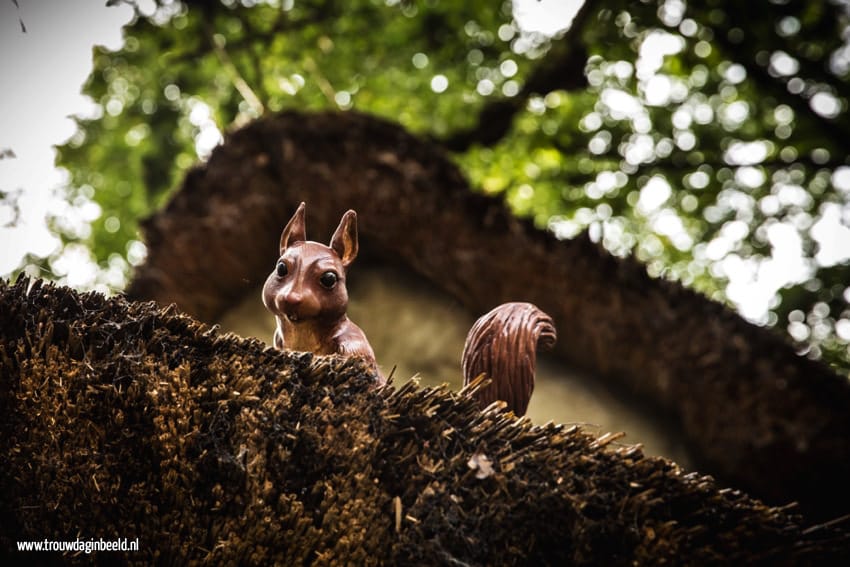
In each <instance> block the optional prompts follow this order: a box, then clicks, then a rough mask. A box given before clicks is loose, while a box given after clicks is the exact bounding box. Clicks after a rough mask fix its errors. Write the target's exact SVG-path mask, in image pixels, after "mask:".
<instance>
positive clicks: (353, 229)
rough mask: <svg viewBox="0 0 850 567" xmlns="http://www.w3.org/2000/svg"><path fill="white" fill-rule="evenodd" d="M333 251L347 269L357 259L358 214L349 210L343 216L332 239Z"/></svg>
mask: <svg viewBox="0 0 850 567" xmlns="http://www.w3.org/2000/svg"><path fill="white" fill-rule="evenodd" d="M331 249H332V250H333V251H334V252H336V253H337V255H338V256H339V258H340V260H342V265H343V267H345V268H348V266H349V265H350V264H351V263H352V262H353V261H354V259H355V258H356V257H357V213H355V212H354V211H352V210H349V211H347V212H346V213H345V214H344V215H342V220H340V221H339V226H338V227H336V231H335V232H334V235H333V237H332V238H331Z"/></svg>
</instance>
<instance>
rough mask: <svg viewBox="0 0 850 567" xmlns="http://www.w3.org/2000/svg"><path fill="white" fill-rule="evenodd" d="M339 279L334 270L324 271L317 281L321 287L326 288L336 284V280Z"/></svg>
mask: <svg viewBox="0 0 850 567" xmlns="http://www.w3.org/2000/svg"><path fill="white" fill-rule="evenodd" d="M337 281H339V276H337V275H336V273H334V272H325V273H324V274H322V275H321V277H319V283H320V284H322V287H325V288H327V289H331V288H332V287H333V286H335V285H336V282H337Z"/></svg>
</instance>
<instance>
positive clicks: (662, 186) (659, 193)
mask: <svg viewBox="0 0 850 567" xmlns="http://www.w3.org/2000/svg"><path fill="white" fill-rule="evenodd" d="M672 194H673V191H672V189H671V188H670V184H669V183H668V182H667V180H666V179H664V178H663V177H661V176H660V175H654V176H653V177H652V178H651V179H650V180H649V181H647V182H646V185H644V186H643V188H642V189H641V190H640V197H639V198H638V202H637V209H638V211H639V212H640V213H641V214H643V215H648V214H650V213H652V212H653V211H655V210H656V209H658V208H659V207H660V206H661V205H663V204H664V203H666V202H667V199H669V198H670V195H672Z"/></svg>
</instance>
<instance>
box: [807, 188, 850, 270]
mask: <svg viewBox="0 0 850 567" xmlns="http://www.w3.org/2000/svg"><path fill="white" fill-rule="evenodd" d="M841 209H842V207H841V205H839V204H837V203H826V204H824V205H823V206H822V207H821V218H820V219H818V221H817V222H816V223H815V224H813V225H812V229H811V235H812V238H813V239H814V240H815V242H817V243H818V251H817V254H815V260H816V261H817V263H818V264H820V265H821V266H834V265H835V264H838V263H839V262H844V261H846V260H850V228H848V227H847V225H846V224H842V223H841V212H842V211H841ZM844 210H845V215H846V217H847V218H848V220H850V205H845V206H844ZM848 283H850V282H848Z"/></svg>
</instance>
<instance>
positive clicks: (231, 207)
mask: <svg viewBox="0 0 850 567" xmlns="http://www.w3.org/2000/svg"><path fill="white" fill-rule="evenodd" d="M300 201H306V202H308V210H309V215H308V219H307V222H308V224H309V225H310V229H309V230H310V231H311V235H314V236H313V237H314V238H316V239H322V238H325V239H326V237H328V236H329V235H330V233H331V231H332V230H333V227H334V226H335V225H336V222H337V221H338V219H339V218H340V215H341V214H342V212H344V210H345V209H347V208H353V209H356V210H357V212H358V215H359V219H360V222H359V225H360V232H361V236H362V240H363V242H362V245H363V249H364V252H365V253H366V254H367V255H368V254H372V255H377V256H380V257H382V258H389V259H392V260H393V261H397V262H400V263H403V264H406V265H407V266H409V267H410V269H412V270H414V271H415V272H417V273H418V274H420V275H421V276H422V277H425V278H427V279H429V280H430V281H432V282H434V283H435V284H436V285H438V286H439V287H441V288H442V289H444V290H446V291H447V292H449V293H450V294H451V295H453V296H454V297H456V298H457V299H458V300H459V301H460V302H462V303H463V305H465V306H466V307H467V308H468V309H469V310H470V311H471V312H472V313H474V314H476V315H479V314H481V313H484V312H486V311H488V310H489V309H491V308H492V307H494V306H495V305H497V304H499V303H503V302H507V301H528V302H531V303H534V304H536V305H538V306H539V307H540V308H541V309H543V310H544V311H545V312H547V313H549V314H550V315H551V316H552V317H553V319H554V320H555V325H556V327H557V329H558V334H559V341H558V344H557V345H556V352H557V353H558V354H559V355H560V356H561V357H562V358H563V359H564V360H566V361H569V362H570V363H571V364H574V365H577V366H579V367H581V368H583V369H585V370H588V371H590V372H592V373H594V374H595V375H596V376H598V379H600V380H608V381H611V383H616V384H619V386H620V387H625V388H626V389H627V390H628V391H631V392H633V393H634V395H635V398H636V400H643V401H645V402H648V403H650V404H652V405H653V407H656V408H658V410H659V411H660V412H662V413H666V414H668V415H670V416H672V417H673V418H674V420H675V422H676V423H678V424H679V426H680V427H681V428H682V431H683V433H684V435H685V437H686V438H687V439H688V441H689V442H690V445H691V447H690V449H691V452H692V453H693V454H694V455H695V459H696V463H697V464H698V466H699V467H700V468H701V469H702V470H703V471H704V472H707V473H710V474H713V475H716V476H718V477H720V478H721V479H722V480H723V481H724V482H728V483H731V484H733V485H734V486H737V487H740V488H743V489H745V490H746V491H748V492H750V493H752V494H754V495H758V496H760V497H763V498H765V499H767V500H768V501H770V502H772V503H786V502H789V501H792V500H796V501H799V502H800V503H801V504H802V506H803V509H804V510H805V511H806V512H807V513H809V514H812V517H827V516H830V515H834V514H838V513H842V512H846V511H847V510H848V509H850V483H847V482H846V479H847V478H850V412H848V411H847V408H848V407H850V383H848V381H847V379H846V378H844V377H840V376H837V375H835V374H834V373H833V372H831V371H830V370H829V369H828V368H827V367H826V366H825V365H823V364H820V363H818V362H815V361H812V360H809V359H806V358H802V357H800V356H798V355H796V353H795V352H794V351H793V349H792V347H791V346H790V345H789V344H787V343H786V342H785V341H784V340H783V339H782V338H780V337H779V336H778V335H776V334H774V333H773V332H771V331H769V330H767V329H763V328H759V327H756V326H754V325H751V324H748V323H747V322H745V321H744V320H743V319H742V318H741V317H739V316H738V315H736V314H735V313H733V312H732V311H731V310H729V309H728V308H726V307H724V306H722V305H720V304H718V303H714V302H712V301H709V300H708V299H706V298H705V297H703V296H701V295H699V294H697V293H695V292H693V291H690V290H688V289H685V288H683V287H682V286H681V285H679V284H677V283H675V282H670V281H666V280H658V279H653V278H650V277H649V276H648V275H647V273H646V270H645V268H644V267H643V266H642V265H640V264H639V263H638V262H637V261H635V260H633V259H631V258H626V259H619V258H615V257H613V256H611V255H609V254H608V253H607V252H605V251H604V250H603V249H602V248H601V247H600V246H598V245H597V244H594V243H592V242H591V241H590V240H589V239H588V238H587V236H586V235H584V234H582V235H580V236H578V237H576V238H575V239H573V240H569V241H558V240H557V239H556V238H555V237H554V236H553V235H551V234H550V233H548V232H545V231H542V230H538V229H536V228H535V227H534V226H532V225H531V224H530V223H528V222H525V221H522V220H516V219H515V218H514V217H512V216H511V215H510V213H509V212H508V211H507V210H506V208H505V207H504V205H503V204H502V203H501V202H500V201H498V200H496V199H493V198H489V197H486V196H484V195H481V194H476V193H473V192H471V191H470V189H469V185H468V183H467V181H466V180H465V179H464V178H463V176H462V175H461V173H460V172H459V170H458V169H457V167H456V166H455V165H454V164H453V163H452V162H451V161H450V159H449V158H448V157H447V156H446V155H445V154H444V153H443V152H442V151H441V150H440V149H439V148H438V147H437V146H434V145H432V144H430V143H428V142H425V141H422V140H419V139H417V138H416V137H414V136H412V135H410V134H408V133H406V132H405V131H404V130H403V129H401V128H400V127H398V126H396V125H394V124H391V123H388V122H385V121H383V120H379V119H376V118H374V117H369V116H365V115H360V114H356V113H342V114H335V113H330V114H299V113H294V112H290V113H284V114H281V115H277V116H271V117H268V118H265V119H262V120H259V121H257V122H255V123H253V124H251V125H249V126H247V127H245V128H243V129H242V130H239V131H237V132H234V133H233V134H232V135H230V136H229V138H228V140H227V142H226V143H225V144H224V145H223V146H221V147H219V148H217V149H216V151H215V152H214V153H213V155H212V157H211V158H210V160H209V161H208V163H206V164H204V165H201V166H198V167H197V168H195V169H194V170H192V171H191V172H190V173H189V174H188V175H187V177H186V180H185V182H184V184H183V186H182V187H181V189H180V190H179V191H178V192H177V194H176V195H175V196H174V198H173V200H172V201H171V202H170V203H169V204H168V206H167V207H166V208H165V209H164V210H162V211H161V212H159V213H157V214H156V215H154V216H153V217H152V218H151V219H150V220H149V221H148V222H147V223H146V224H145V234H146V238H147V244H148V250H149V256H148V260H147V262H146V264H144V265H143V266H141V267H140V268H139V270H138V271H137V273H136V275H135V279H134V280H133V282H132V283H131V286H130V288H129V290H128V296H129V297H131V298H134V299H155V300H157V301H160V302H162V303H171V302H176V303H177V304H178V306H179V307H180V308H181V309H183V310H185V311H186V312H187V313H189V314H191V315H193V316H196V317H198V318H200V319H201V320H204V321H213V320H215V319H216V318H217V317H218V316H219V315H220V314H221V313H222V312H223V311H224V310H226V309H227V308H228V306H230V305H233V304H235V303H236V302H237V300H239V299H240V298H241V297H242V296H243V295H244V294H245V293H246V292H248V291H249V290H253V289H255V288H256V287H257V286H258V285H259V284H260V282H262V281H263V279H264V278H265V276H266V275H267V273H268V272H270V271H271V269H272V264H273V262H274V260H275V259H276V258H275V255H276V253H277V252H276V251H277V239H278V236H279V234H280V230H281V227H282V226H283V225H284V224H285V222H286V220H287V219H288V218H289V217H290V216H291V215H292V213H293V211H294V210H295V207H296V205H297V204H298V203H299V202H300ZM355 269H356V266H355ZM400 340H403V337H401V338H400Z"/></svg>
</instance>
